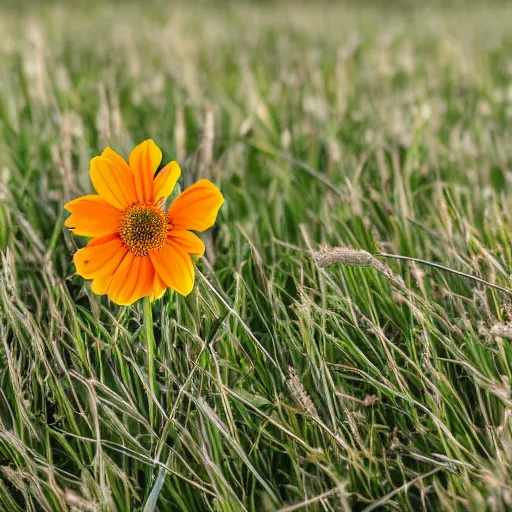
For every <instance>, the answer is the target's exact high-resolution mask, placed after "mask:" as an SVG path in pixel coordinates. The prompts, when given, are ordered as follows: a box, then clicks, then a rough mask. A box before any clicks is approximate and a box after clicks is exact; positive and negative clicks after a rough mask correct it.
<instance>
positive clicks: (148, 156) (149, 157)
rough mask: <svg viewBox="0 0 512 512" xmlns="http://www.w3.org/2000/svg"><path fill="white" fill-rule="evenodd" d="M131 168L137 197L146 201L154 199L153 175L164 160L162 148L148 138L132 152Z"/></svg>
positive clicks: (143, 201)
mask: <svg viewBox="0 0 512 512" xmlns="http://www.w3.org/2000/svg"><path fill="white" fill-rule="evenodd" d="M129 161H130V169H131V170H132V173H133V177H134V180H135V190H136V192H137V199H138V200H139V201H140V202H142V203H145V202H147V201H151V200H152V199H153V175H154V174H155V171H156V170H157V169H158V166H159V165H160V162H161V161H162V152H161V151H160V148H159V147H158V146H157V145H156V144H155V143H154V142H153V140H151V139H148V140H146V141H144V142H142V143H141V144H139V145H138V146H137V147H136V148H135V149H134V150H133V151H132V152H131V153H130V158H129Z"/></svg>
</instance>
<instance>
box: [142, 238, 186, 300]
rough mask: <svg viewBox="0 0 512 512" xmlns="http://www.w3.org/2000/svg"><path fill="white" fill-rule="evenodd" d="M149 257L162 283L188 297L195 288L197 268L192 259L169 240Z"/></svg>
mask: <svg viewBox="0 0 512 512" xmlns="http://www.w3.org/2000/svg"><path fill="white" fill-rule="evenodd" d="M149 257H150V258H151V262H152V263H153V266H154V267H155V271H156V273H157V274H158V275H159V276H160V278H161V279H162V281H163V282H164V283H165V284H166V285H167V286H168V287H169V288H172V289H173V290H176V291H177V292H178V293H180V294H181V295H188V294H189V293H190V292H191V291H192V288H194V279H195V268H194V263H193V262H192V258H191V257H190V256H189V255H188V254H187V253H186V252H185V251H184V250H183V249H182V248H181V247H180V246H179V245H178V244H176V243H175V242H173V241H172V240H169V239H168V240H167V243H166V244H165V245H164V247H163V248H162V249H160V250H158V251H150V253H149Z"/></svg>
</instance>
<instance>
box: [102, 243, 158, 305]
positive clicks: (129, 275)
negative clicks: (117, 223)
mask: <svg viewBox="0 0 512 512" xmlns="http://www.w3.org/2000/svg"><path fill="white" fill-rule="evenodd" d="M154 276H155V270H154V268H153V264H152V263H151V260H150V259H149V258H148V257H147V256H135V255H134V254H133V253H132V252H128V253H127V254H126V256H125V257H124V259H123V261H122V262H121V264H120V265H119V267H118V268H117V270H116V271H115V273H114V276H113V277H112V280H111V282H110V286H109V287H108V292H107V293H108V296H109V297H110V299H111V300H112V301H113V302H115V303H116V304H119V305H120V306H129V305H130V304H133V303H134V302H135V301H137V300H139V299H140V298H142V297H145V296H146V295H151V293H152V291H153V279H154Z"/></svg>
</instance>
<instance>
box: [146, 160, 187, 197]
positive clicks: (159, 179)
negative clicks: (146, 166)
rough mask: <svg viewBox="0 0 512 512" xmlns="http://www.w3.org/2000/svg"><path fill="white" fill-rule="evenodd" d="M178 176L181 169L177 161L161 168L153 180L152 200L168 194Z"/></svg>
mask: <svg viewBox="0 0 512 512" xmlns="http://www.w3.org/2000/svg"><path fill="white" fill-rule="evenodd" d="M180 176H181V169H180V166H179V165H178V163H177V162H174V161H173V162H170V163H168V164H167V165H166V166H165V167H164V168H163V169H161V170H160V172H159V173H158V174H157V175H156V178H155V181H153V201H155V202H156V201H159V200H160V199H163V198H164V197H167V196H169V195H170V193H171V192H172V191H173V189H174V187H175V186H176V182H177V181H178V178H179V177H180Z"/></svg>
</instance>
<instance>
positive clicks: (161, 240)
mask: <svg viewBox="0 0 512 512" xmlns="http://www.w3.org/2000/svg"><path fill="white" fill-rule="evenodd" d="M119 234H120V235H121V240H122V241H123V242H124V244H125V245H126V247H128V249H130V251H132V252H133V254H135V256H147V254H148V252H149V251H155V250H158V249H161V248H162V247H163V246H164V245H165V239H166V238H167V215H166V213H165V212H164V211H163V210H162V209H161V208H159V207H158V206H155V205H154V204H153V203H142V204H134V205H133V206H130V208H128V210H126V213H125V214H124V215H123V217H122V218H121V222H120V223H119Z"/></svg>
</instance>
